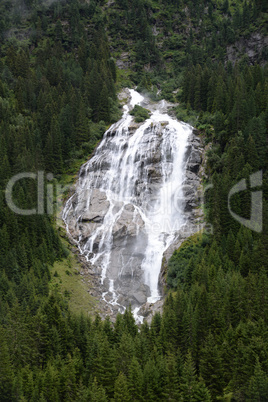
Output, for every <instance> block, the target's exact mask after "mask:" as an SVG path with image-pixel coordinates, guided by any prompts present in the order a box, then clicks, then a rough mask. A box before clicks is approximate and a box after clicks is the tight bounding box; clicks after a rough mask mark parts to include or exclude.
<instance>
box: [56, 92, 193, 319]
mask: <svg viewBox="0 0 268 402" xmlns="http://www.w3.org/2000/svg"><path fill="white" fill-rule="evenodd" d="M129 93H130V97H131V99H130V101H129V103H128V105H125V106H124V114H123V117H122V119H121V120H120V121H119V122H117V123H115V124H114V125H112V126H111V128H110V129H109V130H108V131H107V132H106V133H105V135H104V138H103V140H102V142H101V143H100V145H99V146H98V148H97V149H96V151H95V154H94V156H93V157H92V158H91V159H90V160H89V161H88V162H87V163H86V164H85V165H83V166H82V168H81V171H80V176H79V181H78V183H77V186H76V192H75V193H74V195H73V196H72V197H71V198H70V199H69V200H68V202H67V203H66V206H65V209H64V211H63V219H64V221H65V223H66V228H67V231H68V232H69V234H70V235H71V236H72V237H73V238H74V239H75V241H76V242H77V244H78V247H79V250H80V252H81V253H82V254H84V255H85V256H86V258H87V260H88V261H89V262H90V263H91V264H92V265H93V266H94V267H96V269H97V267H99V268H101V272H100V277H101V283H102V284H103V287H104V292H103V298H104V299H105V300H106V301H108V302H109V303H110V304H111V305H113V306H118V308H119V307H120V306H121V307H122V309H124V307H126V306H128V305H129V304H130V303H131V304H132V306H133V307H134V308H135V311H137V310H138V308H139V306H140V305H141V304H142V303H144V302H145V301H146V300H147V301H149V302H155V301H156V300H158V299H159V298H160V295H159V291H158V276H159V273H160V269H161V263H162V256H163V253H164V251H165V250H166V249H167V248H168V247H169V245H170V244H171V243H172V241H173V240H174V238H175V236H176V233H178V231H179V230H180V229H181V228H182V226H183V225H184V223H185V218H184V213H183V202H182V200H183V194H182V184H183V181H184V176H185V163H186V162H185V160H184V157H185V152H186V148H187V140H188V137H189V135H190V133H191V131H192V128H191V127H190V126H188V125H186V124H184V123H181V122H178V121H177V120H175V119H174V118H172V117H170V116H169V115H168V114H167V113H166V111H165V109H166V105H165V101H161V102H159V103H158V104H150V103H148V101H147V104H146V107H147V108H149V109H150V110H151V111H152V113H151V116H150V118H149V119H147V120H146V121H145V122H143V123H141V124H135V123H134V122H133V117H132V116H131V115H130V114H129V111H130V110H131V109H132V108H133V107H134V105H135V104H140V105H141V104H143V102H144V101H145V99H144V98H143V97H142V96H141V95H140V94H139V93H137V92H136V91H134V90H129Z"/></svg>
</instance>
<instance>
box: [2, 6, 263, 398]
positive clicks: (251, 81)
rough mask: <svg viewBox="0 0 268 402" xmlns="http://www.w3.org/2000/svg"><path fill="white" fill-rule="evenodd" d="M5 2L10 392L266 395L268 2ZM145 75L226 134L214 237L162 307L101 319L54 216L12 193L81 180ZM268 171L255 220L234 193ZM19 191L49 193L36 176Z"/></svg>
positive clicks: (141, 113) (244, 197)
mask: <svg viewBox="0 0 268 402" xmlns="http://www.w3.org/2000/svg"><path fill="white" fill-rule="evenodd" d="M0 15H1V19H0V43H1V50H0V156H1V157H0V400H1V401H3V402H5V401H6V402H10V401H18V402H22V401H32V402H35V401H36V402H37V401H38V402H39V401H43V402H44V401H53V402H55V401H81V402H83V401H98V402H99V401H112V400H116V401H129V400H133V401H166V400H170V401H185V402H187V401H200V402H205V401H217V400H222V401H224V400H225V401H228V400H229V401H231V400H232V401H237V402H240V401H263V402H265V401H267V395H268V336H267V320H268V302H267V294H268V278H267V274H268V266H267V261H268V232H267V230H268V204H267V199H268V176H267V154H268V152H267V151H268V148H267V145H268V144H267V126H268V109H267V104H268V83H267V82H268V81H267V75H268V70H267V64H266V61H267V58H268V53H267V49H266V48H265V46H264V41H263V38H264V36H265V35H267V27H268V25H267V2H265V1H261V0H255V1H254V0H243V1H242V0H241V1H240V0H202V1H199V2H194V1H190V0H177V1H173V0H162V1H161V2H156V1H154V0H115V1H114V2H109V3H108V2H106V1H104V0H100V1H99V0H95V1H90V2H88V1H84V0H81V1H78V0H62V1H55V2H52V1H49V0H48V1H46V0H43V1H33V0H24V1H23V0H17V1H10V0H3V1H1V4H0ZM253 34H254V35H257V37H258V38H257V40H255V39H254V36H253ZM227 50H228V52H227ZM227 53H228V57H227ZM228 58H229V59H228ZM116 60H117V61H119V65H120V66H121V67H123V68H120V69H118V68H117V67H116ZM228 60H229V61H228ZM134 84H135V85H137V86H138V88H139V89H141V90H146V91H147V93H149V94H150V95H151V97H152V98H153V99H157V96H158V95H157V94H158V90H161V96H162V97H163V98H165V99H167V100H170V101H175V102H179V106H176V108H175V113H176V116H177V117H178V119H182V120H184V121H188V122H190V123H191V124H193V125H195V127H197V128H198V129H199V130H200V132H201V133H202V137H203V138H204V141H205V143H206V144H210V145H211V147H210V150H209V152H208V155H207V157H208V162H207V172H206V173H207V177H208V178H207V179H206V180H207V182H209V183H211V184H213V188H212V189H211V190H210V191H209V192H207V197H206V203H205V211H206V219H207V221H208V222H209V223H210V224H211V225H212V227H213V231H214V233H213V235H206V234H203V235H201V234H198V235H195V236H193V237H191V238H190V239H188V240H187V241H186V242H185V243H183V244H182V246H181V247H180V248H179V250H177V251H176V252H175V253H174V255H173V257H172V258H171V259H170V261H169V263H168V273H167V285H168V287H169V289H170V293H169V295H168V296H167V299H166V303H165V306H164V311H163V314H162V315H160V314H156V315H155V316H154V318H153V320H152V324H151V326H150V327H149V326H148V325H147V324H146V323H145V324H143V325H142V326H141V327H140V329H138V327H137V326H136V325H135V322H134V319H133V317H132V314H131V312H130V311H129V310H127V311H126V312H125V313H124V314H123V315H118V316H117V319H116V322H115V324H114V325H113V324H111V322H110V320H109V318H108V317H107V318H106V320H105V321H103V322H102V321H101V319H100V317H99V316H96V317H95V319H93V318H90V317H89V316H88V312H89V311H91V309H92V308H96V301H95V300H94V299H93V298H92V297H91V296H90V294H89V293H88V292H87V290H88V289H90V285H88V284H86V283H85V282H82V281H81V280H80V275H76V273H77V272H78V270H80V267H79V265H78V262H77V259H76V256H75V255H73V254H72V253H70V251H69V250H68V248H69V246H67V243H66V241H65V240H63V239H61V238H60V236H59V231H58V230H57V229H56V228H55V226H56V222H55V218H54V217H53V216H49V215H42V214H40V215H39V214H38V215H33V216H21V215H17V214H14V213H13V212H12V211H11V210H10V209H9V208H8V206H7V205H6V202H5V188H6V184H7V182H8V180H9V179H10V178H11V177H12V176H13V175H15V174H17V173H20V172H36V171H38V170H39V171H45V173H49V172H52V173H53V175H54V177H55V178H56V179H57V180H59V181H60V182H61V183H62V184H63V185H64V184H69V183H71V182H72V180H74V178H75V174H76V172H77V171H78V169H79V167H80V165H81V163H83V162H84V161H85V160H87V159H88V158H89V157H90V155H91V154H92V152H93V150H94V148H95V146H96V144H97V143H98V142H99V141H100V139H101V138H102V135H103V133H104V131H105V129H106V128H107V126H108V125H109V124H111V123H112V122H114V121H117V120H118V118H119V117H120V114H121V111H120V106H119V104H118V101H117V98H116V91H117V90H118V89H120V87H124V86H131V85H134ZM133 113H134V116H135V118H136V119H138V120H140V121H142V120H141V119H143V120H144V119H146V118H148V116H149V114H148V112H147V111H146V109H143V108H139V107H136V108H135V110H134V112H133ZM259 170H261V171H262V180H263V186H262V188H261V190H262V192H263V228H262V231H260V232H254V231H252V230H250V229H248V228H245V227H243V226H241V225H240V224H239V223H238V222H237V221H235V220H234V219H233V218H232V216H231V215H230V213H229V211H228V194H229V191H230V189H231V188H232V187H233V186H234V185H235V184H236V183H237V182H239V181H240V180H242V179H244V178H245V179H246V181H247V183H248V188H249V177H250V175H251V174H252V173H254V172H257V171H259ZM56 179H54V180H56ZM53 183H54V182H53ZM204 184H206V183H204ZM256 189H257V190H259V191H260V188H259V187H258V188H256ZM253 191H255V189H253ZM59 197H60V198H64V197H66V192H65V193H63V194H62V195H59ZM14 200H15V202H16V204H17V205H18V206H20V207H21V208H34V207H35V206H36V201H37V194H36V183H35V181H34V180H30V179H25V180H21V181H20V182H19V183H18V184H17V185H16V186H15V187H14ZM250 206H251V193H250V191H243V192H241V193H238V194H236V195H234V196H233V197H232V199H231V207H232V210H233V211H234V212H235V213H236V214H238V215H239V216H243V217H245V218H247V219H249V217H250ZM45 207H46V205H45ZM57 224H58V222H57ZM86 280H87V279H86ZM83 312H84V313H85V314H84V315H83V314H81V313H83Z"/></svg>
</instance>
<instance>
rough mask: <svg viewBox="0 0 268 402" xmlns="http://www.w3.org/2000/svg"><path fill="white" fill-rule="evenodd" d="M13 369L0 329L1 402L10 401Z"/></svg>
mask: <svg viewBox="0 0 268 402" xmlns="http://www.w3.org/2000/svg"><path fill="white" fill-rule="evenodd" d="M13 378H14V375H13V368H12V365H11V361H10V353H9V350H8V347H7V341H6V339H5V333H4V330H3V328H2V327H0V399H1V401H3V402H10V401H11V400H12V384H13Z"/></svg>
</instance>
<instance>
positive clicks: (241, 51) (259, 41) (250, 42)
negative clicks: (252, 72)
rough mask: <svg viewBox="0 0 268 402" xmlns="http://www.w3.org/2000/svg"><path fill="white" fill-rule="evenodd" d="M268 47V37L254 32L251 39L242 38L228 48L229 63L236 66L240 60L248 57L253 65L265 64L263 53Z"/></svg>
mask: <svg viewBox="0 0 268 402" xmlns="http://www.w3.org/2000/svg"><path fill="white" fill-rule="evenodd" d="M267 47H268V37H267V36H262V35H261V34H260V33H258V32H254V33H252V34H251V35H250V36H249V38H240V39H239V40H238V41H236V42H235V43H234V44H233V45H230V46H228V47H227V49H226V50H227V61H230V62H231V63H232V64H233V65H234V64H235V63H236V62H237V61H238V60H239V59H241V58H242V57H243V56H245V55H247V57H248V59H249V62H250V63H251V64H255V63H256V62H259V63H260V64H264V63H265V60H264V59H263V57H262V52H263V50H264V49H267Z"/></svg>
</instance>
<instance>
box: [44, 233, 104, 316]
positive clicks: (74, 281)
mask: <svg viewBox="0 0 268 402" xmlns="http://www.w3.org/2000/svg"><path fill="white" fill-rule="evenodd" d="M61 241H62V243H63V244H64V245H65V246H66V248H69V249H70V251H69V254H68V257H67V258H64V259H62V260H61V261H56V262H55V263H54V265H53V268H52V269H51V280H50V284H49V287H50V290H51V292H54V291H57V292H58V293H59V294H61V295H62V296H64V297H65V298H66V299H67V300H68V304H69V307H70V311H71V312H73V313H76V314H78V315H79V314H80V313H84V315H85V316H89V315H90V316H93V315H94V314H95V313H96V311H97V310H98V308H97V305H98V300H96V298H94V297H93V296H91V295H90V293H89V292H90V289H91V288H92V284H91V283H90V276H89V275H87V272H86V270H83V268H82V266H81V263H80V262H79V260H78V258H77V255H76V254H73V250H74V249H73V250H72V248H71V247H70V245H69V244H68V242H67V241H66V240H63V239H61ZM80 272H82V273H83V276H82V277H83V281H82V280H81V275H80Z"/></svg>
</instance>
